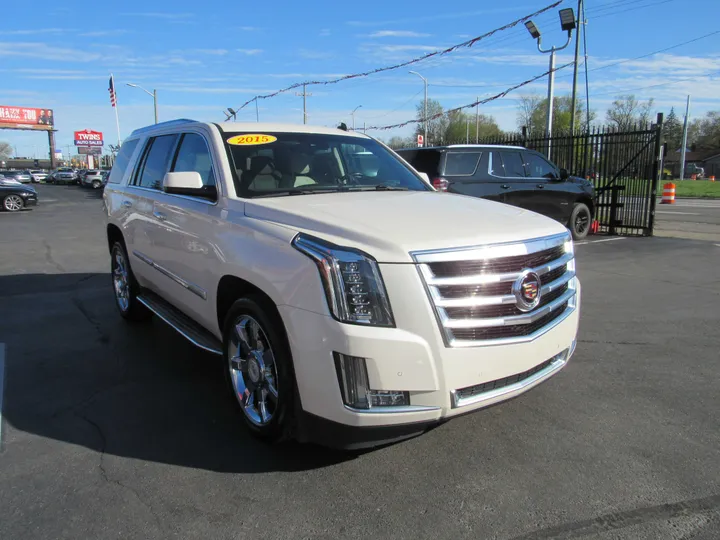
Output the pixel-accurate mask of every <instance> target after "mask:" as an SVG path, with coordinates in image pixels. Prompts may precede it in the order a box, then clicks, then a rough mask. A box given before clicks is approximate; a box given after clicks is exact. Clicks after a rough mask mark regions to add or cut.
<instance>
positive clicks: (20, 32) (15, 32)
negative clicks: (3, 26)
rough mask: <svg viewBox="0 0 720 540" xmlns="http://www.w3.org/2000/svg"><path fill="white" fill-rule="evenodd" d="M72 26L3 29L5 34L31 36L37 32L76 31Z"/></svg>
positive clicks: (60, 32)
mask: <svg viewBox="0 0 720 540" xmlns="http://www.w3.org/2000/svg"><path fill="white" fill-rule="evenodd" d="M76 31H77V30H72V29H70V28H32V29H26V30H3V32H2V35H3V36H31V35H35V34H66V33H72V32H76Z"/></svg>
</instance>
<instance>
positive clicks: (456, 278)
mask: <svg viewBox="0 0 720 540" xmlns="http://www.w3.org/2000/svg"><path fill="white" fill-rule="evenodd" d="M412 256H413V258H414V259H415V261H416V262H417V264H418V268H419V271H420V275H421V276H422V279H423V281H424V283H425V286H426V288H427V291H428V295H429V297H430V301H431V303H432V305H433V308H434V310H435V314H436V316H437V319H438V323H439V325H440V330H441V332H442V333H443V337H444V339H445V343H446V345H447V346H449V347H469V346H480V345H493V344H499V343H509V342H518V341H531V340H533V339H535V338H537V337H538V336H540V335H542V334H543V333H545V332H547V331H548V330H549V329H550V328H552V327H553V326H555V325H557V324H558V323H559V322H560V321H562V320H564V319H565V318H566V317H567V316H568V315H569V314H570V313H571V312H572V311H573V310H574V309H575V306H576V288H577V287H576V281H575V259H574V254H573V249H572V240H571V238H570V235H569V234H561V235H557V236H551V237H547V238H539V239H535V240H529V241H526V242H518V243H509V244H497V245H489V246H479V247H472V248H460V249H452V250H442V251H424V252H415V253H412ZM528 270H530V271H533V272H535V273H536V274H537V275H538V276H539V278H540V302H539V303H538V305H537V306H536V307H534V308H533V309H532V310H530V311H526V310H524V309H523V308H522V306H520V304H519V303H518V298H517V297H516V293H515V292H513V291H514V289H513V284H515V283H516V282H517V281H519V280H520V278H521V276H523V275H524V273H525V272H526V271H528Z"/></svg>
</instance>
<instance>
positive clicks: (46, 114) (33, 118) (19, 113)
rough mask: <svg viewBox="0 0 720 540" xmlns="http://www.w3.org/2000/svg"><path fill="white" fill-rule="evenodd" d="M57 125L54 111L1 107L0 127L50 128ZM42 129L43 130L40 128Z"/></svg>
mask: <svg viewBox="0 0 720 540" xmlns="http://www.w3.org/2000/svg"><path fill="white" fill-rule="evenodd" d="M54 123H55V120H54V117H53V112H52V109H30V108H27V107H8V106H5V105H0V127H10V126H12V127H15V126H35V127H38V126H48V127H45V128H44V129H51V128H52V125H53V124H54ZM40 129H43V128H42V127H40Z"/></svg>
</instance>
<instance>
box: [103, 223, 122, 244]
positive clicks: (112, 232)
mask: <svg viewBox="0 0 720 540" xmlns="http://www.w3.org/2000/svg"><path fill="white" fill-rule="evenodd" d="M107 240H108V251H112V248H113V245H114V244H115V242H120V243H122V245H125V239H124V238H123V234H122V231H121V230H120V227H118V226H117V225H113V224H112V223H108V226H107Z"/></svg>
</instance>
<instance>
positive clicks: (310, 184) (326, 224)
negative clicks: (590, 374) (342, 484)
mask: <svg viewBox="0 0 720 540" xmlns="http://www.w3.org/2000/svg"><path fill="white" fill-rule="evenodd" d="M104 204H105V208H106V212H107V239H108V247H109V250H110V253H111V270H112V280H113V287H114V291H115V299H116V303H117V307H118V308H119V310H120V314H121V315H122V316H123V317H124V318H125V319H128V320H132V321H139V320H144V319H148V318H149V317H150V316H151V315H152V314H155V315H156V316H158V317H159V318H160V319H162V320H163V321H165V322H166V323H167V324H169V325H170V326H172V327H173V328H174V329H175V330H177V331H178V332H179V333H180V334H181V335H182V336H184V337H185V338H187V339H188V340H190V341H191V342H192V343H194V344H195V345H197V346H198V347H200V348H202V349H205V350H206V351H209V352H211V353H215V354H218V355H222V357H223V358H224V366H225V369H224V373H225V377H226V379H227V388H228V391H229V392H230V393H231V394H232V402H233V403H234V405H235V406H236V407H237V409H238V412H239V419H240V421H241V423H243V424H245V425H246V426H247V428H248V429H249V430H250V431H251V432H252V433H253V434H254V435H256V436H258V437H260V438H262V439H265V440H269V441H277V440H280V439H283V438H287V437H294V438H296V439H298V440H301V441H315V442H319V443H321V444H326V445H330V446H336V447H343V448H359V447H366V446H372V445H377V444H383V443H387V442H390V441H395V440H399V439H402V438H405V437H409V436H412V435H416V434H419V433H422V432H423V431H424V430H426V429H428V428H429V427H432V426H433V425H436V424H438V423H439V422H442V421H445V420H447V419H449V418H452V417H453V416H456V415H460V414H463V413H466V412H469V411H474V410H477V409H480V408H483V407H487V406H488V405H492V404H495V403H498V402H500V401H504V400H507V399H510V398H512V397H515V396H517V395H519V394H521V393H523V392H525V391H526V390H528V389H530V388H532V387H533V386H535V385H537V384H539V383H541V382H543V381H544V380H546V379H548V378H549V377H551V376H552V375H554V374H556V373H557V372H558V371H559V370H560V369H562V368H563V366H565V365H566V363H567V362H568V361H569V359H570V356H571V355H572V353H573V350H574V348H575V341H576V334H577V327H578V317H579V307H580V283H579V282H578V279H577V277H575V260H574V253H573V243H572V240H571V238H570V234H569V232H568V231H567V229H565V228H564V227H563V226H561V225H560V224H558V223H557V222H555V221H553V220H551V219H549V218H545V217H543V216H540V215H538V214H534V213H532V212H528V211H526V210H522V209H519V208H516V207H511V206H505V205H503V204H499V203H494V202H489V201H485V200H482V199H477V198H474V197H464V196H460V195H449V194H445V193H440V192H436V191H435V190H434V189H433V188H432V187H431V186H430V185H429V184H428V183H427V181H426V179H425V178H423V176H421V175H419V174H418V173H417V172H416V171H415V170H413V169H412V168H411V167H410V166H409V165H408V164H407V163H406V162H405V161H403V160H402V159H401V158H399V157H398V156H397V155H396V154H395V153H394V152H392V151H391V150H390V149H388V148H387V147H386V146H384V145H383V144H382V143H380V142H378V141H376V140H374V139H372V138H370V137H367V136H365V135H362V134H360V133H356V132H346V131H342V130H336V129H327V128H318V127H309V126H294V125H281V124H260V123H258V124H242V123H225V124H210V123H200V122H194V121H191V120H176V121H172V122H166V123H162V124H157V125H155V126H152V127H148V128H144V129H140V130H137V131H135V132H134V133H133V134H132V135H131V136H130V137H128V139H127V140H126V141H125V142H124V144H123V145H122V148H121V149H120V152H119V154H118V155H117V159H116V161H115V165H114V167H113V169H112V172H111V174H110V178H109V181H108V184H107V187H106V189H105V192H104Z"/></svg>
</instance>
